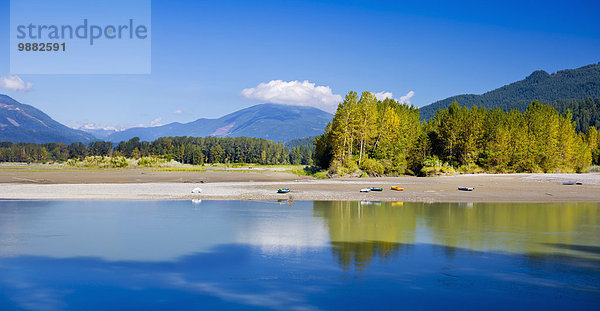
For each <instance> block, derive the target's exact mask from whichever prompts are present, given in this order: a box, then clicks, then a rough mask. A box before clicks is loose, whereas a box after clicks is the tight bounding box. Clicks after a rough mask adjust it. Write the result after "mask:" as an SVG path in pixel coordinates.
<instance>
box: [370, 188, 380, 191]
mask: <svg viewBox="0 0 600 311" xmlns="http://www.w3.org/2000/svg"><path fill="white" fill-rule="evenodd" d="M369 189H371V191H383V188H381V187H369Z"/></svg>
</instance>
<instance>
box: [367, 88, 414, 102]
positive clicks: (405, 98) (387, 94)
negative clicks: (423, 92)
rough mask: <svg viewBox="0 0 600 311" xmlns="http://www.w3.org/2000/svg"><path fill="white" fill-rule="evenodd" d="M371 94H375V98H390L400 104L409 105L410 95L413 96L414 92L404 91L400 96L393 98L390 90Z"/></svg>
mask: <svg viewBox="0 0 600 311" xmlns="http://www.w3.org/2000/svg"><path fill="white" fill-rule="evenodd" d="M373 95H375V98H377V99H378V100H384V99H386V98H392V99H395V100H396V101H398V102H399V103H401V104H406V105H410V99H411V97H413V96H415V92H414V91H410V92H408V93H406V95H404V96H400V98H394V95H393V94H392V93H391V92H377V93H373Z"/></svg>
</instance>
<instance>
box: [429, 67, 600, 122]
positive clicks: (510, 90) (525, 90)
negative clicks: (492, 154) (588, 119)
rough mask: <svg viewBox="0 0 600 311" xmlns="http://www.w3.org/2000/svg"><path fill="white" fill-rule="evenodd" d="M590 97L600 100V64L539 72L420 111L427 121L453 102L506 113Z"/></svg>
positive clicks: (441, 102) (432, 105)
mask: <svg viewBox="0 0 600 311" xmlns="http://www.w3.org/2000/svg"><path fill="white" fill-rule="evenodd" d="M589 97H600V63H598V64H592V65H588V66H583V67H580V68H577V69H566V70H560V71H557V72H556V73H552V74H548V73H547V72H545V71H543V70H537V71H534V72H533V73H531V75H529V76H528V77H527V78H525V79H524V80H520V81H517V82H514V83H511V84H508V85H505V86H503V87H500V88H497V89H495V90H492V91H489V92H486V93H484V94H481V95H474V94H464V95H458V96H452V97H449V98H446V99H443V100H440V101H437V102H434V103H432V104H430V105H427V106H424V107H421V108H420V112H421V118H422V119H425V120H427V119H429V118H431V117H433V116H434V115H435V112H436V111H437V110H438V109H444V108H446V107H448V106H449V105H450V104H451V103H452V102H454V101H456V102H458V104H459V105H461V106H465V107H472V106H473V105H477V106H480V107H481V106H485V107H486V108H495V107H497V108H500V109H503V110H510V109H519V110H524V109H526V108H527V106H528V105H529V104H530V103H531V102H532V101H533V100H538V101H540V102H542V103H548V104H549V103H552V102H555V101H570V100H579V99H584V98H589Z"/></svg>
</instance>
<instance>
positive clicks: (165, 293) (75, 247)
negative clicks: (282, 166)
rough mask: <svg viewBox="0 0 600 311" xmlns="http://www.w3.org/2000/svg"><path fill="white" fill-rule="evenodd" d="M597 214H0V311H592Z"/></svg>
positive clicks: (381, 207)
mask: <svg viewBox="0 0 600 311" xmlns="http://www.w3.org/2000/svg"><path fill="white" fill-rule="evenodd" d="M599 306H600V204H598V203H593V204H591V203H585V204H581V203H579V204H575V203H569V204H562V203H561V204H507V203H494V204H478V203H475V204H423V203H401V202H396V203H378V202H362V203H360V202H295V203H294V204H293V205H288V204H285V203H283V204H280V203H277V202H248V201H203V202H201V203H199V204H198V203H192V202H186V201H167V202H164V201H160V202H129V201H107V202H102V201H91V202H81V201H52V202H46V201H0V310H211V309H236V310H239V309H275V310H342V309H343V310H371V309H387V310H390V309H393V310H440V309H444V310H446V309H461V310H482V309H485V310H507V309H517V310H524V309H536V310H537V309H546V310H599V308H600V307H599Z"/></svg>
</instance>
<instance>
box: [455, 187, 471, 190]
mask: <svg viewBox="0 0 600 311" xmlns="http://www.w3.org/2000/svg"><path fill="white" fill-rule="evenodd" d="M458 190H461V191H473V190H475V188H473V187H458Z"/></svg>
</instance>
